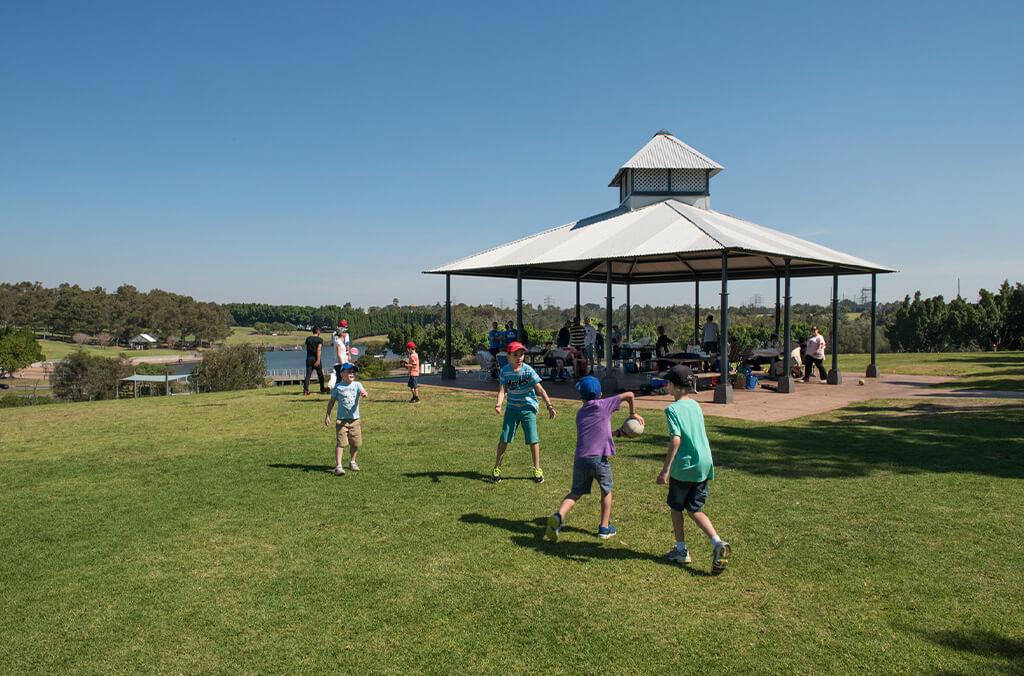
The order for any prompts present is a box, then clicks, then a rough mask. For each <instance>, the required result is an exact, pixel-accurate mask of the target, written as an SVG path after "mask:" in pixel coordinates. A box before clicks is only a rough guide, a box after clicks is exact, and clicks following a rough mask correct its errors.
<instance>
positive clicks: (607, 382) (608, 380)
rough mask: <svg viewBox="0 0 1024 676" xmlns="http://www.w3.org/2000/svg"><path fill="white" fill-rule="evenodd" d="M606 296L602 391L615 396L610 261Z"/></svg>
mask: <svg viewBox="0 0 1024 676" xmlns="http://www.w3.org/2000/svg"><path fill="white" fill-rule="evenodd" d="M606 265H607V275H606V286H607V295H606V296H605V299H604V301H605V320H604V321H605V323H604V378H602V379H601V390H602V391H603V392H604V393H605V394H606V395H608V396H611V395H612V394H615V392H616V390H618V389H619V383H618V381H617V380H616V379H615V374H614V373H613V372H612V262H611V261H608V263H607V264H606Z"/></svg>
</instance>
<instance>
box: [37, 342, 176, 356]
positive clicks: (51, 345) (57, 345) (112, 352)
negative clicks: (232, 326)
mask: <svg viewBox="0 0 1024 676" xmlns="http://www.w3.org/2000/svg"><path fill="white" fill-rule="evenodd" d="M38 342H39V346H40V348H41V349H42V351H43V355H45V356H46V359H47V361H60V360H61V359H63V358H64V357H66V356H68V355H69V354H71V353H72V352H76V351H77V350H78V349H79V346H78V345H75V344H74V343H65V342H63V341H59V340H40V341H38ZM81 349H83V350H85V351H86V352H88V353H89V354H95V355H99V356H101V357H116V356H117V355H119V354H121V353H122V352H123V353H125V354H126V355H128V356H129V357H170V356H175V355H183V354H188V352H187V351H185V350H168V349H164V348H154V349H152V350H128V349H126V348H123V347H117V346H113V347H102V346H100V345H83V346H82V347H81Z"/></svg>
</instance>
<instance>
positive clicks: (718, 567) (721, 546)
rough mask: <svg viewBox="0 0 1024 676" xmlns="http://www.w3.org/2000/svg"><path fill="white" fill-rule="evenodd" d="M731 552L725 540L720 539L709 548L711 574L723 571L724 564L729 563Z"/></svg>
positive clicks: (718, 573) (719, 573)
mask: <svg viewBox="0 0 1024 676" xmlns="http://www.w3.org/2000/svg"><path fill="white" fill-rule="evenodd" d="M731 553H732V547H730V546H729V543H728V542H726V541H725V540H720V541H719V542H718V544H716V545H715V546H714V547H712V548H711V574H712V575H721V574H722V573H724V572H725V568H726V566H728V565H729V554H731Z"/></svg>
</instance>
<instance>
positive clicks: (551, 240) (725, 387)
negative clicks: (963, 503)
mask: <svg viewBox="0 0 1024 676" xmlns="http://www.w3.org/2000/svg"><path fill="white" fill-rule="evenodd" d="M722 169H723V167H722V166H721V165H719V164H718V163H716V162H715V161H714V160H712V159H710V158H708V157H707V156H705V155H703V154H702V153H700V152H698V151H697V150H695V149H693V148H691V147H690V146H688V145H687V144H685V143H683V142H682V141H681V140H679V139H678V138H676V137H675V136H673V135H672V134H670V133H669V132H667V131H659V132H658V133H657V134H655V135H654V137H653V138H652V139H651V140H650V141H649V142H648V143H647V144H646V145H645V146H644V147H643V148H641V149H640V150H639V151H637V152H636V154H634V155H633V156H632V157H631V158H629V160H627V161H626V163H625V164H623V165H622V166H621V167H619V169H618V171H617V172H616V173H615V176H614V177H613V178H612V180H611V182H610V183H609V184H608V185H609V187H613V188H618V189H619V206H618V207H617V208H615V209H612V210H611V211H606V212H604V213H601V214H597V215H596V216H590V217H588V218H584V219H580V220H578V221H573V222H571V223H567V224H565V225H561V226H558V227H555V228H551V229H549V230H545V231H543V232H539V233H537V234H535V235H530V236H528V237H524V238H522V239H518V240H515V241H513V242H508V243H506V244H501V245H499V246H496V247H494V248H492V249H488V250H486V251H482V252H480V253H476V254H473V255H471V256H468V257H466V258H461V259H459V260H457V261H454V262H452V263H448V264H447V265H442V266H441V267H437V268H434V269H432V270H427V271H425V272H426V273H427V274H437V275H444V276H445V308H446V310H445V323H446V331H447V338H446V350H445V352H446V354H445V366H444V369H443V373H442V377H444V378H446V379H452V378H454V377H455V369H454V366H453V365H452V355H451V278H452V275H464V276H477V277H506V278H510V279H515V280H516V319H517V323H518V328H519V331H520V333H522V331H523V280H524V279H536V280H558V281H567V282H575V284H576V316H577V318H578V317H579V314H580V284H581V283H583V282H595V283H604V284H605V286H606V289H607V295H606V312H607V319H606V326H608V327H609V330H608V331H606V332H605V351H604V354H605V360H606V365H605V367H606V368H605V373H606V377H607V378H612V373H613V370H612V368H611V356H612V348H611V331H610V327H611V325H612V287H613V285H614V284H623V285H625V287H626V318H627V319H626V327H627V335H628V332H629V312H630V300H629V296H630V287H631V286H632V285H633V284H658V283H674V282H693V283H694V333H695V335H697V333H698V332H699V329H700V284H699V283H700V282H702V281H708V280H717V279H720V280H721V284H722V288H721V294H720V298H721V300H720V303H721V309H720V312H721V343H720V345H721V346H720V349H719V354H720V355H722V357H721V358H720V360H719V367H720V371H721V377H720V379H719V384H718V386H717V388H716V390H715V401H716V402H718V403H729V402H730V401H731V400H732V387H731V386H730V385H729V378H728V374H729V363H728V357H727V355H728V353H729V349H728V336H729V290H728V289H729V279H730V278H732V279H774V280H775V296H776V300H775V303H776V305H775V308H776V309H775V326H776V332H777V333H778V332H779V323H780V316H779V315H780V305H782V301H783V300H784V308H785V309H784V341H783V342H784V347H783V349H784V354H786V355H788V354H789V353H790V351H791V350H792V340H793V337H792V335H791V325H792V321H791V296H790V280H791V279H792V278H793V277H823V276H831V277H832V335H831V336H830V341H831V344H832V368H831V371H830V372H829V374H828V382H829V383H830V384H833V385H838V384H839V383H841V382H842V376H841V374H840V372H839V353H838V349H837V345H838V337H839V313H838V303H839V301H838V295H839V291H838V289H839V276H840V275H870V276H871V325H872V331H871V363H870V365H869V366H868V368H867V373H866V374H865V375H866V376H867V377H869V378H872V377H877V376H878V367H877V364H876V332H877V329H876V327H875V323H876V322H875V319H876V314H875V310H876V276H877V274H879V273H889V272H895V270H893V269H892V268H888V267H885V266H882V265H879V264H877V263H872V262H870V261H867V260H864V259H862V258H857V257H854V256H851V255H849V254H845V253H842V252H840V251H836V250H834V249H830V248H828V247H824V246H821V245H819V244H815V243H813V242H809V241H807V240H803V239H800V238H798V237H794V236H792V235H787V234H786V233H784V232H780V231H778V230H773V229H771V228H767V227H765V226H762V225H758V224H756V223H752V222H750V221H744V220H741V219H739V218H735V217H733V216H729V215H727V214H724V213H721V212H718V211H714V210H712V209H711V196H710V190H709V185H710V181H711V178H712V177H713V176H715V175H716V174H718V173H719V172H720V171H722ZM782 283H784V287H785V295H784V296H783V297H780V285H781V284H782ZM698 342H699V341H698ZM615 385H616V383H614V381H612V382H611V383H606V387H614V386H615ZM794 387H795V384H794V382H793V381H792V379H791V378H790V377H789V375H788V373H787V375H786V376H783V377H782V378H780V380H779V386H778V391H779V392H781V393H788V392H792V391H793V388H794ZM612 391H614V390H612Z"/></svg>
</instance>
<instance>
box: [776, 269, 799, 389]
mask: <svg viewBox="0 0 1024 676" xmlns="http://www.w3.org/2000/svg"><path fill="white" fill-rule="evenodd" d="M785 303H786V307H785V318H784V320H783V321H785V322H786V325H785V326H784V327H783V332H784V333H785V338H784V339H783V342H782V363H783V364H784V365H785V366H784V368H783V374H782V375H781V376H779V392H780V393H782V394H789V393H790V392H792V391H794V390H795V389H796V385H795V384H794V380H793V377H792V376H791V375H790V368H791V367H790V363H789V355H790V353H792V352H793V297H792V296H791V295H790V278H789V259H788V258H787V259H786V296H785Z"/></svg>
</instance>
